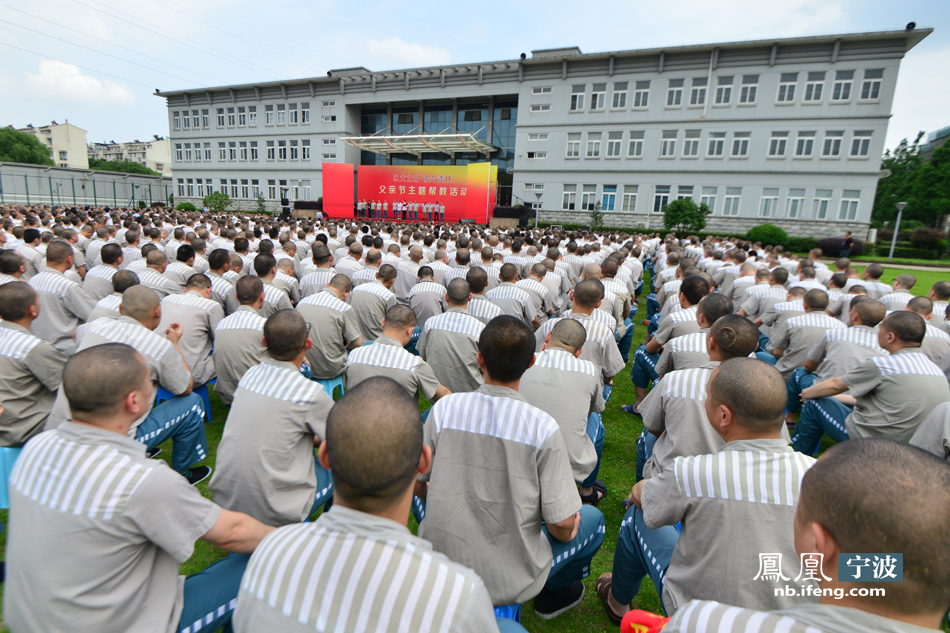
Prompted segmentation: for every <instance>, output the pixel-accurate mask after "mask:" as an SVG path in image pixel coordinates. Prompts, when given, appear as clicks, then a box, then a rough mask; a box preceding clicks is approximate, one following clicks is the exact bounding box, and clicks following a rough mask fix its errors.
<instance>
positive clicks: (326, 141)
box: [323, 138, 336, 146]
mask: <svg viewBox="0 0 950 633" xmlns="http://www.w3.org/2000/svg"><path fill="white" fill-rule="evenodd" d="M323 145H324V146H327V145H336V139H335V138H325V139H323Z"/></svg>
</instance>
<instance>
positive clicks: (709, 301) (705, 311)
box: [696, 292, 734, 326]
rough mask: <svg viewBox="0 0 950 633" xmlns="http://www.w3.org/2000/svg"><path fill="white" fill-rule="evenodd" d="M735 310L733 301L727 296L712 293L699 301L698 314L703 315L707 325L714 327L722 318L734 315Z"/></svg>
mask: <svg viewBox="0 0 950 633" xmlns="http://www.w3.org/2000/svg"><path fill="white" fill-rule="evenodd" d="M733 310H734V306H733V303H732V299H730V298H729V297H727V296H725V295H721V294H719V293H716V292H712V293H710V294H708V295H706V296H705V297H703V298H702V299H700V300H699V306H698V307H697V308H696V314H697V315H700V314H701V315H703V318H704V319H706V324H707V325H710V326H712V325H713V324H714V323H715V322H716V321H718V320H719V319H721V318H722V317H724V316H726V315H729V314H732V313H733Z"/></svg>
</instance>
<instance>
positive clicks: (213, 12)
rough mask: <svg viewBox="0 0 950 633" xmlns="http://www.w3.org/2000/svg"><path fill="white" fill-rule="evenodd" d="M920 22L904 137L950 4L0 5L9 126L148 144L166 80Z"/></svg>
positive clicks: (923, 97) (942, 86) (943, 88)
mask: <svg viewBox="0 0 950 633" xmlns="http://www.w3.org/2000/svg"><path fill="white" fill-rule="evenodd" d="M542 6H543V10H541V7H542ZM581 7H582V9H581ZM910 21H914V22H916V23H917V25H918V27H933V28H934V29H935V31H934V33H933V34H931V35H930V36H929V37H928V38H927V39H925V40H924V41H923V42H922V43H921V44H920V45H919V46H917V47H916V48H914V49H913V50H912V51H911V52H910V53H909V54H908V56H907V57H906V58H905V59H904V61H903V62H902V63H901V69H900V75H899V79H898V86H897V95H896V98H895V100H894V104H893V114H894V116H893V118H892V119H891V122H890V126H889V128H888V138H887V146H888V147H893V146H894V145H896V144H897V143H898V142H899V141H900V139H902V138H904V137H908V136H909V137H912V136H914V135H915V134H916V133H917V132H918V131H920V130H924V131H927V132H930V131H933V130H935V129H938V128H940V127H943V126H946V125H950V82H948V81H947V77H948V76H950V1H948V0H905V1H903V2H901V1H895V0H889V1H887V2H883V1H879V0H764V1H763V0H728V1H723V0H668V1H666V2H655V1H650V2H643V1H642V0H625V1H624V0H619V1H618V0H600V1H599V2H584V3H578V2H576V1H565V0H548V1H547V2H545V3H541V2H511V1H498V0H484V1H483V2H480V3H460V2H448V1H445V0H443V1H440V2H435V1H423V2H411V1H410V2H383V1H378V0H368V1H365V2H352V1H351V2H340V1H338V0H306V1H305V0H267V1H266V2H261V1H259V0H258V1H255V0H189V1H188V2H185V1H184V0H134V1H133V2H128V1H127V0H126V1H122V0H0V60H3V61H2V63H0V124H2V125H9V124H13V125H14V126H16V127H22V126H25V125H26V124H27V123H32V124H33V125H37V126H39V125H45V124H48V123H49V122H50V121H51V120H56V121H59V122H63V121H64V120H65V119H69V121H70V123H72V124H74V125H77V126H79V127H81V128H83V129H85V130H87V132H88V134H87V139H88V140H89V141H103V140H105V141H109V140H116V141H130V140H133V139H143V140H144V139H146V138H151V136H152V135H153V134H160V135H163V136H164V135H167V134H168V121H167V118H166V110H165V101H164V99H160V98H158V97H155V96H153V92H154V90H155V89H156V88H159V89H162V90H172V89H181V88H200V87H207V86H217V85H227V84H236V83H250V82H256V81H274V80H277V79H287V78H300V77H310V76H322V75H325V74H326V71H327V70H328V69H331V68H345V67H348V66H365V67H367V68H369V69H371V70H386V69H394V68H406V67H413V66H429V65H438V64H447V63H462V62H476V61H490V60H495V59H511V58H515V57H517V56H518V55H519V54H521V53H522V52H530V51H531V50H532V49H539V48H554V47H561V46H579V47H580V48H581V50H582V51H583V52H585V53H591V52H598V51H606V50H626V49H636V48H652V47H661V46H676V45H684V44H701V43H714V42H727V41H737V40H753V39H769V38H778V37H796V36H803V35H825V34H832V33H851V32H865V31H883V30H891V29H902V28H904V25H906V24H907V23H908V22H910ZM13 47H18V48H13ZM21 49H23V50H21ZM27 51H30V52H27Z"/></svg>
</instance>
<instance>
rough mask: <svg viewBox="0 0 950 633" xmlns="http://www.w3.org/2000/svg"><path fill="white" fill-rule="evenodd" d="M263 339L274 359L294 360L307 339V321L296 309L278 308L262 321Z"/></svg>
mask: <svg viewBox="0 0 950 633" xmlns="http://www.w3.org/2000/svg"><path fill="white" fill-rule="evenodd" d="M264 339H265V341H266V342H267V352H268V353H269V354H270V355H271V357H272V358H273V359H274V360H282V361H290V360H294V359H295V358H296V357H297V354H299V353H300V351H301V350H302V349H303V347H304V343H306V341H307V322H306V321H305V320H304V318H303V317H302V316H300V313H299V312H297V311H296V310H278V311H277V312H275V313H274V314H272V315H270V317H268V319H267V321H266V322H265V323H264Z"/></svg>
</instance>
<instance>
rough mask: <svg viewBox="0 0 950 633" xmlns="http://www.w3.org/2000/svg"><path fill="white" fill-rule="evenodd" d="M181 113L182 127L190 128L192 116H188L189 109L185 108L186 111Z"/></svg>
mask: <svg viewBox="0 0 950 633" xmlns="http://www.w3.org/2000/svg"><path fill="white" fill-rule="evenodd" d="M181 114H182V118H181V127H182V128H183V129H185V130H188V129H190V128H191V117H189V116H188V110H185V111H184V112H182V113H181Z"/></svg>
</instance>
